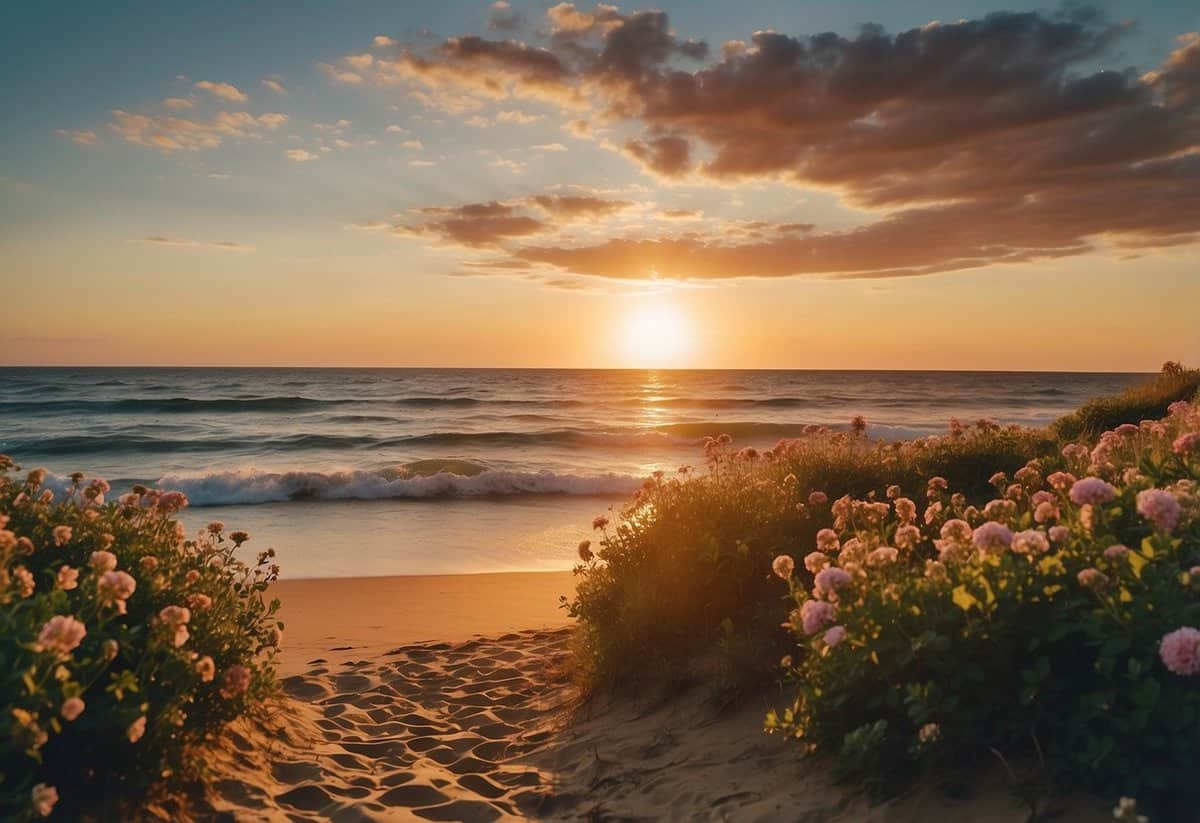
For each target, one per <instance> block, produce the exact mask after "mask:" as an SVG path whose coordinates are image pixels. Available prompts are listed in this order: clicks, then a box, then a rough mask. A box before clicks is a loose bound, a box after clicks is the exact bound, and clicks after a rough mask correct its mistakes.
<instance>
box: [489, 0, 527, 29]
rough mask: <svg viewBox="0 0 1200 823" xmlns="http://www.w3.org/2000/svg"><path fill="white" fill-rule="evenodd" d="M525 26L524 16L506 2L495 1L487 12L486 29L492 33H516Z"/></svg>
mask: <svg viewBox="0 0 1200 823" xmlns="http://www.w3.org/2000/svg"><path fill="white" fill-rule="evenodd" d="M523 25H525V15H523V14H521V12H519V11H517V10H516V9H514V8H513V7H512V5H511V4H510V3H508V2H507V0H495V2H494V3H492V5H491V7H490V11H489V12H488V21H487V27H488V28H489V29H490V30H492V31H516V30H517V29H519V28H521V27H522V26H523Z"/></svg>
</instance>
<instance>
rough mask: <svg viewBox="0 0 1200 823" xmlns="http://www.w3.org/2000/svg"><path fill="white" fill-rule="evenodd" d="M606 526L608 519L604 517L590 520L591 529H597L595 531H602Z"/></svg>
mask: <svg viewBox="0 0 1200 823" xmlns="http://www.w3.org/2000/svg"><path fill="white" fill-rule="evenodd" d="M607 525H608V518H607V517H605V516H604V515H600V516H598V517H594V518H592V528H593V529H597V530H599V529H603V528H604V527H605V526H607Z"/></svg>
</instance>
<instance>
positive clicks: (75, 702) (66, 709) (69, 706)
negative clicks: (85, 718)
mask: <svg viewBox="0 0 1200 823" xmlns="http://www.w3.org/2000/svg"><path fill="white" fill-rule="evenodd" d="M83 709H84V702H83V700H82V699H80V698H78V697H68V698H67V699H66V700H64V701H63V704H62V708H61V709H59V714H61V715H62V716H63V719H64V720H66V721H67V722H70V721H72V720H74V719H75V718H77V717H79V715H81V714H83Z"/></svg>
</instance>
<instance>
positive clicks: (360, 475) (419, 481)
mask: <svg viewBox="0 0 1200 823" xmlns="http://www.w3.org/2000/svg"><path fill="white" fill-rule="evenodd" d="M642 482H643V480H642V478H639V477H633V476H631V475H627V474H612V473H607V474H594V475H574V474H556V473H554V472H550V471H540V472H520V471H485V472H482V473H480V474H476V475H473V476H471V477H467V476H464V475H461V474H451V473H449V472H440V473H438V474H431V475H427V476H424V477H400V478H394V477H387V476H384V475H381V474H378V473H376V472H367V471H353V470H348V471H336V472H262V471H256V470H253V469H247V470H242V471H233V472H219V473H215V474H204V475H198V476H185V475H168V476H166V477H163V478H161V479H160V480H159V481H158V482H157V483H156V484H155V486H156V487H157V488H160V489H177V490H179V491H182V492H183V493H184V494H186V495H187V496H188V500H189V501H191V504H192V505H193V506H228V505H237V504H246V503H275V502H283V501H288V500H381V499H387V498H417V499H423V498H426V499H427V498H438V497H485V496H489V495H519V494H527V495H538V494H573V495H625V494H629V493H631V492H633V491H634V490H636V489H637V488H639V487H640V486H641V485H642Z"/></svg>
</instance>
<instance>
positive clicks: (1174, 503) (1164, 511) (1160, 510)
mask: <svg viewBox="0 0 1200 823" xmlns="http://www.w3.org/2000/svg"><path fill="white" fill-rule="evenodd" d="M1137 510H1138V514H1140V515H1141V516H1142V517H1144V518H1146V519H1147V520H1149V521H1150V522H1151V523H1153V524H1154V528H1156V529H1158V530H1159V531H1160V532H1164V533H1166V534H1170V533H1171V532H1172V531H1174V530H1175V527H1176V526H1177V525H1179V516H1180V515H1181V514H1182V509H1181V508H1180V506H1179V501H1178V500H1176V499H1175V495H1173V494H1171V493H1170V492H1169V491H1166V490H1164V489H1146V490H1145V491H1144V492H1138V496H1137Z"/></svg>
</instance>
